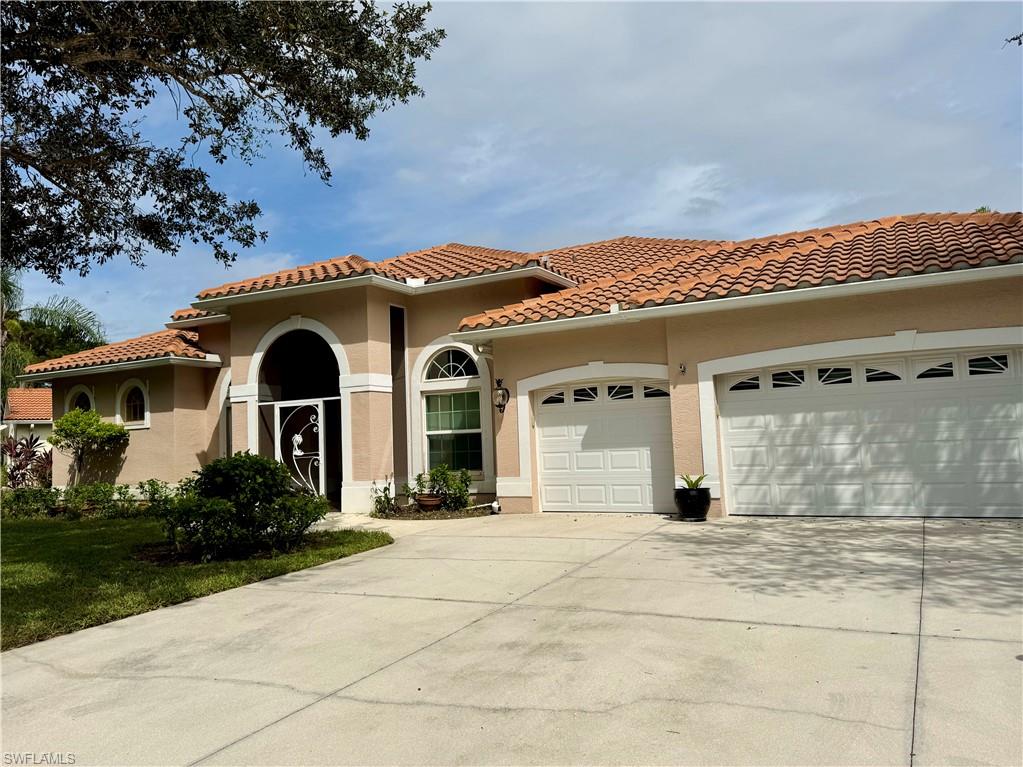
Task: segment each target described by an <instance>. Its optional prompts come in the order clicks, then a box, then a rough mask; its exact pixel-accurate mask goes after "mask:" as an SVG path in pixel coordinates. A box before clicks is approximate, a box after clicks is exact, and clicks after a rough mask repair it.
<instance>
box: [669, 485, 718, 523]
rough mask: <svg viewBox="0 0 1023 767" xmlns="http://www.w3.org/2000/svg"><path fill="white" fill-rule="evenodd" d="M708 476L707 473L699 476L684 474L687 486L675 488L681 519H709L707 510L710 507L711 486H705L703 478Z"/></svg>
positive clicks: (691, 520) (676, 504)
mask: <svg viewBox="0 0 1023 767" xmlns="http://www.w3.org/2000/svg"><path fill="white" fill-rule="evenodd" d="M706 478H707V475H706V474H701V475H700V476H698V477H693V476H690V475H689V474H683V475H682V483H683V484H684V485H685V487H678V488H675V508H677V509H678V515H679V519H682V520H684V521H686V522H703V521H704V520H706V519H707V511H708V509H710V488H708V487H703V480H705V479H706Z"/></svg>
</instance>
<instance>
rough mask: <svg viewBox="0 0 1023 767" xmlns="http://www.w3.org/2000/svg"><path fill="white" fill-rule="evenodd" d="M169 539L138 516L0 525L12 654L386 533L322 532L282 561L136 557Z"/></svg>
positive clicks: (346, 552) (324, 557)
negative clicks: (160, 560)
mask: <svg viewBox="0 0 1023 767" xmlns="http://www.w3.org/2000/svg"><path fill="white" fill-rule="evenodd" d="M162 540H163V534H162V531H161V528H160V524H159V522H156V521H153V520H148V519H145V520H135V519H82V520H76V521H68V520H58V519H3V520H0V554H2V556H0V626H2V633H0V639H2V642H0V644H2V648H3V649H4V650H9V649H11V648H12V647H20V646H21V645H26V644H29V643H31V642H38V641H39V640H41V639H48V638H50V637H54V636H58V635H60V634H67V633H69V632H71V631H77V630H78V629H83V628H87V627H88V626H95V625H97V624H100V623H107V622H109V621H113V620H117V619H119V618H125V617H127V616H129V615H136V614H138V613H144V612H147V611H148V610H155V609H156V608H157V607H165V606H167V605H173V604H176V603H178V602H184V601H185V600H188V599H194V598H195V597H201V596H205V595H206V594H213V593H215V592H217V591H224V590H225V589H231V588H234V587H236V586H243V585H245V584H246V583H253V582H255V581H261V580H264V579H265V578H273V577H274V576H276V575H283V574H284V573H289V572H292V571H293V570H301V569H303V568H306V567H312V566H313V565H318V564H322V563H323V562H329V561H331V560H333V559H340V558H341V557H347V556H350V555H352V554H358V553H359V552H360V551H368V550H369V549H374V548H376V547H378V546H384V545H386V544H388V543H391V542H392V539H391V536H390V535H388V534H387V533H383V532H376V531H364V530H340V531H330V532H317V533H311V534H310V535H309V539H308V543H306V544H305V545H304V546H303V547H302V549H300V550H297V551H294V552H291V553H289V554H280V555H278V556H276V557H264V558H255V559H247V560H238V561H228V562H210V563H207V564H181V563H175V564H156V563H153V562H148V561H143V560H140V559H139V558H137V557H136V556H135V554H136V552H137V551H138V549H139V547H144V546H146V545H147V544H158V543H160V542H161V541H162Z"/></svg>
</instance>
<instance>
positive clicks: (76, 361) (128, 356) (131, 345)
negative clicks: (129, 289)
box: [25, 330, 207, 374]
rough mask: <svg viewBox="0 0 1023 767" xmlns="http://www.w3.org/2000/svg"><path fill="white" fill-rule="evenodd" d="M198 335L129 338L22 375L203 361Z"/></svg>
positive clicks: (162, 333)
mask: <svg viewBox="0 0 1023 767" xmlns="http://www.w3.org/2000/svg"><path fill="white" fill-rule="evenodd" d="M198 341H199V335H198V333H195V332H194V331H191V330H160V331H157V332H156V333H150V334H149V335H145V336H139V337H138V338H129V339H128V340H126V341H118V342H117V343H114V344H107V345H106V346H97V347H96V348H95V349H88V350H86V351H84V352H78V353H77V354H68V355H66V356H64V357H58V358H57V359H54V360H47V361H46V362H37V363H36V364H34V365H29V366H28V367H26V368H25V373H27V374H34V373H52V372H56V371H58V370H73V369H77V368H87V367H93V366H94V365H111V364H114V363H117V362H133V361H135V360H148V359H160V358H161V357H187V358H189V359H197V360H202V359H206V355H207V352H206V350H205V349H203V348H202V347H201V346H199V343H198Z"/></svg>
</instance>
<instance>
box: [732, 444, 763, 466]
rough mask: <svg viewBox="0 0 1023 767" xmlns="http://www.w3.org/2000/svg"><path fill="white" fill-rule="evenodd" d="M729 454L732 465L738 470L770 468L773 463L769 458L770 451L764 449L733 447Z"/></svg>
mask: <svg viewBox="0 0 1023 767" xmlns="http://www.w3.org/2000/svg"><path fill="white" fill-rule="evenodd" d="M729 454H730V455H731V458H732V465H733V466H735V467H737V468H744V467H757V468H769V467H770V465H771V461H770V459H769V458H768V454H769V450H768V448H767V447H766V446H764V447H753V446H745V447H733V448H732V449H731V450H730V451H729Z"/></svg>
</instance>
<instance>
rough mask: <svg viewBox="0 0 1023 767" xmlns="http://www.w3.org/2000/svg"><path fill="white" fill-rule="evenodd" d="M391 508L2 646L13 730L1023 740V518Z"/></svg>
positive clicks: (191, 736) (37, 739)
mask: <svg viewBox="0 0 1023 767" xmlns="http://www.w3.org/2000/svg"><path fill="white" fill-rule="evenodd" d="M394 529H395V531H396V533H397V534H398V535H399V538H398V541H397V543H395V544H394V545H393V546H390V547H387V548H384V549H379V550H376V551H373V552H370V553H368V554H363V555H360V556H357V557H353V558H351V559H347V560H343V561H341V562H337V563H333V564H328V565H323V566H321V567H318V568H314V569H311V570H306V571H303V572H300V573H293V574H291V575H287V576H284V577H281V578H277V579H274V580H271V581H264V582H262V583H259V584H254V585H252V586H247V587H245V588H240V589H235V590H233V591H228V592H224V593H221V594H217V595H214V596H212V597H207V598H205V599H199V600H195V601H193V602H189V603H186V604H183V605H179V606H177V607H171V608H167V609H163V610H159V611H156V612H152V613H149V614H146V615H141V616H136V617H134V618H129V619H127V620H122V621H119V622H117V623H112V624H108V625H106V626H101V627H97V628H94V629H89V630H86V631H81V632H79V633H77V634H73V635H70V636H66V637H61V638H58V639H54V640H51V641H48V642H42V643H39V644H37V645H33V646H30V647H26V648H22V649H19V650H14V651H11V652H8V653H4V654H3V656H2V665H3V668H2V681H3V750H4V751H5V752H7V753H11V752H15V753H20V752H30V753H33V754H35V755H36V758H37V759H38V758H39V756H40V755H41V754H54V753H64V754H66V753H72V754H74V755H75V760H76V764H78V765H82V764H94V763H105V764H481V765H486V764H587V765H590V764H624V763H627V764H860V765H874V764H909V763H911V762H912V763H914V764H919V765H924V764H949V763H955V764H999V765H1006V764H1020V762H1021V760H1023V755H1021V745H1020V744H1021V725H1020V722H1021V719H1023V711H1021V698H1023V689H1021V679H1023V673H1021V672H1023V662H1021V660H1020V659H1021V658H1023V646H1021V616H1023V605H1021V598H1023V596H1021V595H1023V538H1021V535H1023V531H1021V526H1020V523H1018V522H1015V523H1013V522H996V521H991V522H983V521H977V522H975V521H942V522H938V521H928V522H926V523H924V522H922V521H919V520H916V521H912V520H907V521H894V520H876V519H875V520H856V521H844V520H785V519H730V520H721V521H716V522H711V523H707V524H705V525H685V524H683V523H679V522H670V521H666V520H663V519H661V518H660V517H641V516H616V515H608V516H596V515H593V516H589V515H543V516H529V517H490V518H483V519H473V520H456V521H448V522H428V523H405V524H403V525H397V526H394ZM5 763H9V762H7V761H6V759H5Z"/></svg>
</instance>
